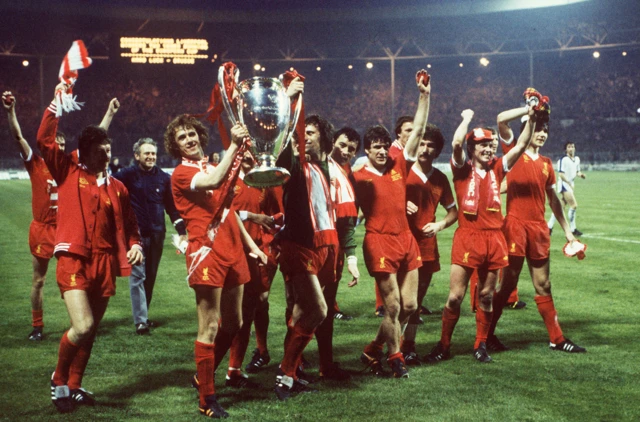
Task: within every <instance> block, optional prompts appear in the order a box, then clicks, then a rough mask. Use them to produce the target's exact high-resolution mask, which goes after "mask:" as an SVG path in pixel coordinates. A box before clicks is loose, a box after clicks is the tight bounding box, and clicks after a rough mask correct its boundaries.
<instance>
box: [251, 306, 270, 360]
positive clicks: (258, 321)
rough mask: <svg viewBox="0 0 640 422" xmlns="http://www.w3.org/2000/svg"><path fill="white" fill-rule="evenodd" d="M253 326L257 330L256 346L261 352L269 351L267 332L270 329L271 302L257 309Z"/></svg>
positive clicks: (262, 353)
mask: <svg viewBox="0 0 640 422" xmlns="http://www.w3.org/2000/svg"><path fill="white" fill-rule="evenodd" d="M253 327H254V329H255V330H256V346H257V347H258V350H260V354H261V355H264V354H265V353H267V351H268V350H269V348H268V347H267V332H268V331H269V302H265V303H263V304H262V305H261V306H258V308H257V309H256V313H255V317H254V321H253Z"/></svg>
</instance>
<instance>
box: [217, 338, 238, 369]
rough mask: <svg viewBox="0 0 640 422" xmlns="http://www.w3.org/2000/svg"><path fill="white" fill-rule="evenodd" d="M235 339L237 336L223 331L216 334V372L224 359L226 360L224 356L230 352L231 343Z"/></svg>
mask: <svg viewBox="0 0 640 422" xmlns="http://www.w3.org/2000/svg"><path fill="white" fill-rule="evenodd" d="M234 337H235V334H231V333H229V332H227V331H224V330H222V329H218V334H216V339H215V340H214V342H213V344H215V351H214V354H215V357H216V358H215V361H214V366H213V371H214V372H215V371H216V370H217V369H218V366H220V362H222V359H224V356H225V355H226V354H227V352H228V351H229V348H230V347H231V342H232V341H233V338H234Z"/></svg>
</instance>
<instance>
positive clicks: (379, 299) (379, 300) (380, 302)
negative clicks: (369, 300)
mask: <svg viewBox="0 0 640 422" xmlns="http://www.w3.org/2000/svg"><path fill="white" fill-rule="evenodd" d="M375 286H376V309H378V308H379V307H381V306H384V301H383V300H382V295H380V289H379V288H378V283H376V285H375Z"/></svg>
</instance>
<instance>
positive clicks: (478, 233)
mask: <svg viewBox="0 0 640 422" xmlns="http://www.w3.org/2000/svg"><path fill="white" fill-rule="evenodd" d="M451 263H452V264H458V265H461V266H463V267H469V268H480V267H486V268H487V269H489V270H497V269H499V268H504V267H506V266H507V265H509V257H508V256H507V242H506V241H505V240H504V235H503V234H502V232H501V231H500V230H474V229H462V228H458V229H457V230H456V232H455V234H454V235H453V245H452V246H451Z"/></svg>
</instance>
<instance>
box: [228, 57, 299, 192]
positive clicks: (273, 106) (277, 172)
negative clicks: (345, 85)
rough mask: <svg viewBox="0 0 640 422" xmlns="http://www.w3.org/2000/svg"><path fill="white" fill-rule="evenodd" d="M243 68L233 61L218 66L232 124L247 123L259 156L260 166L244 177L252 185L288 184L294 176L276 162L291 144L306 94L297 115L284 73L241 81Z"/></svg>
mask: <svg viewBox="0 0 640 422" xmlns="http://www.w3.org/2000/svg"><path fill="white" fill-rule="evenodd" d="M239 75H240V72H239V71H238V69H237V68H236V66H235V65H233V63H225V64H224V65H222V66H220V69H219V70H218V84H219V86H220V91H221V94H222V103H223V104H224V108H225V110H226V112H227V115H228V116H229V119H230V120H231V123H232V125H235V124H236V123H237V122H240V123H242V124H244V125H245V126H246V127H247V130H248V131H249V136H250V138H251V141H250V144H249V148H250V151H251V153H252V154H253V155H254V157H255V158H256V163H257V164H256V167H255V168H254V169H252V170H251V171H249V172H248V173H247V174H246V175H245V177H244V181H245V183H246V184H247V185H249V186H254V187H269V186H279V185H282V184H284V183H285V182H286V181H287V180H289V177H290V176H291V175H290V174H289V172H288V171H287V170H286V169H284V168H281V167H276V166H275V162H276V158H277V156H278V155H279V154H280V152H281V151H282V150H283V149H284V148H285V147H286V146H287V145H288V143H289V142H290V139H291V136H292V134H293V129H294V128H295V126H296V123H297V121H298V117H299V116H300V110H301V109H302V94H298V98H297V99H296V100H295V103H294V106H295V110H294V111H293V116H291V114H292V112H291V108H292V106H291V101H290V99H289V97H288V95H287V91H286V88H285V84H284V83H283V79H284V76H283V75H280V78H279V79H276V78H267V77H259V76H256V77H253V78H250V79H246V80H244V81H242V82H238V79H239Z"/></svg>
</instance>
